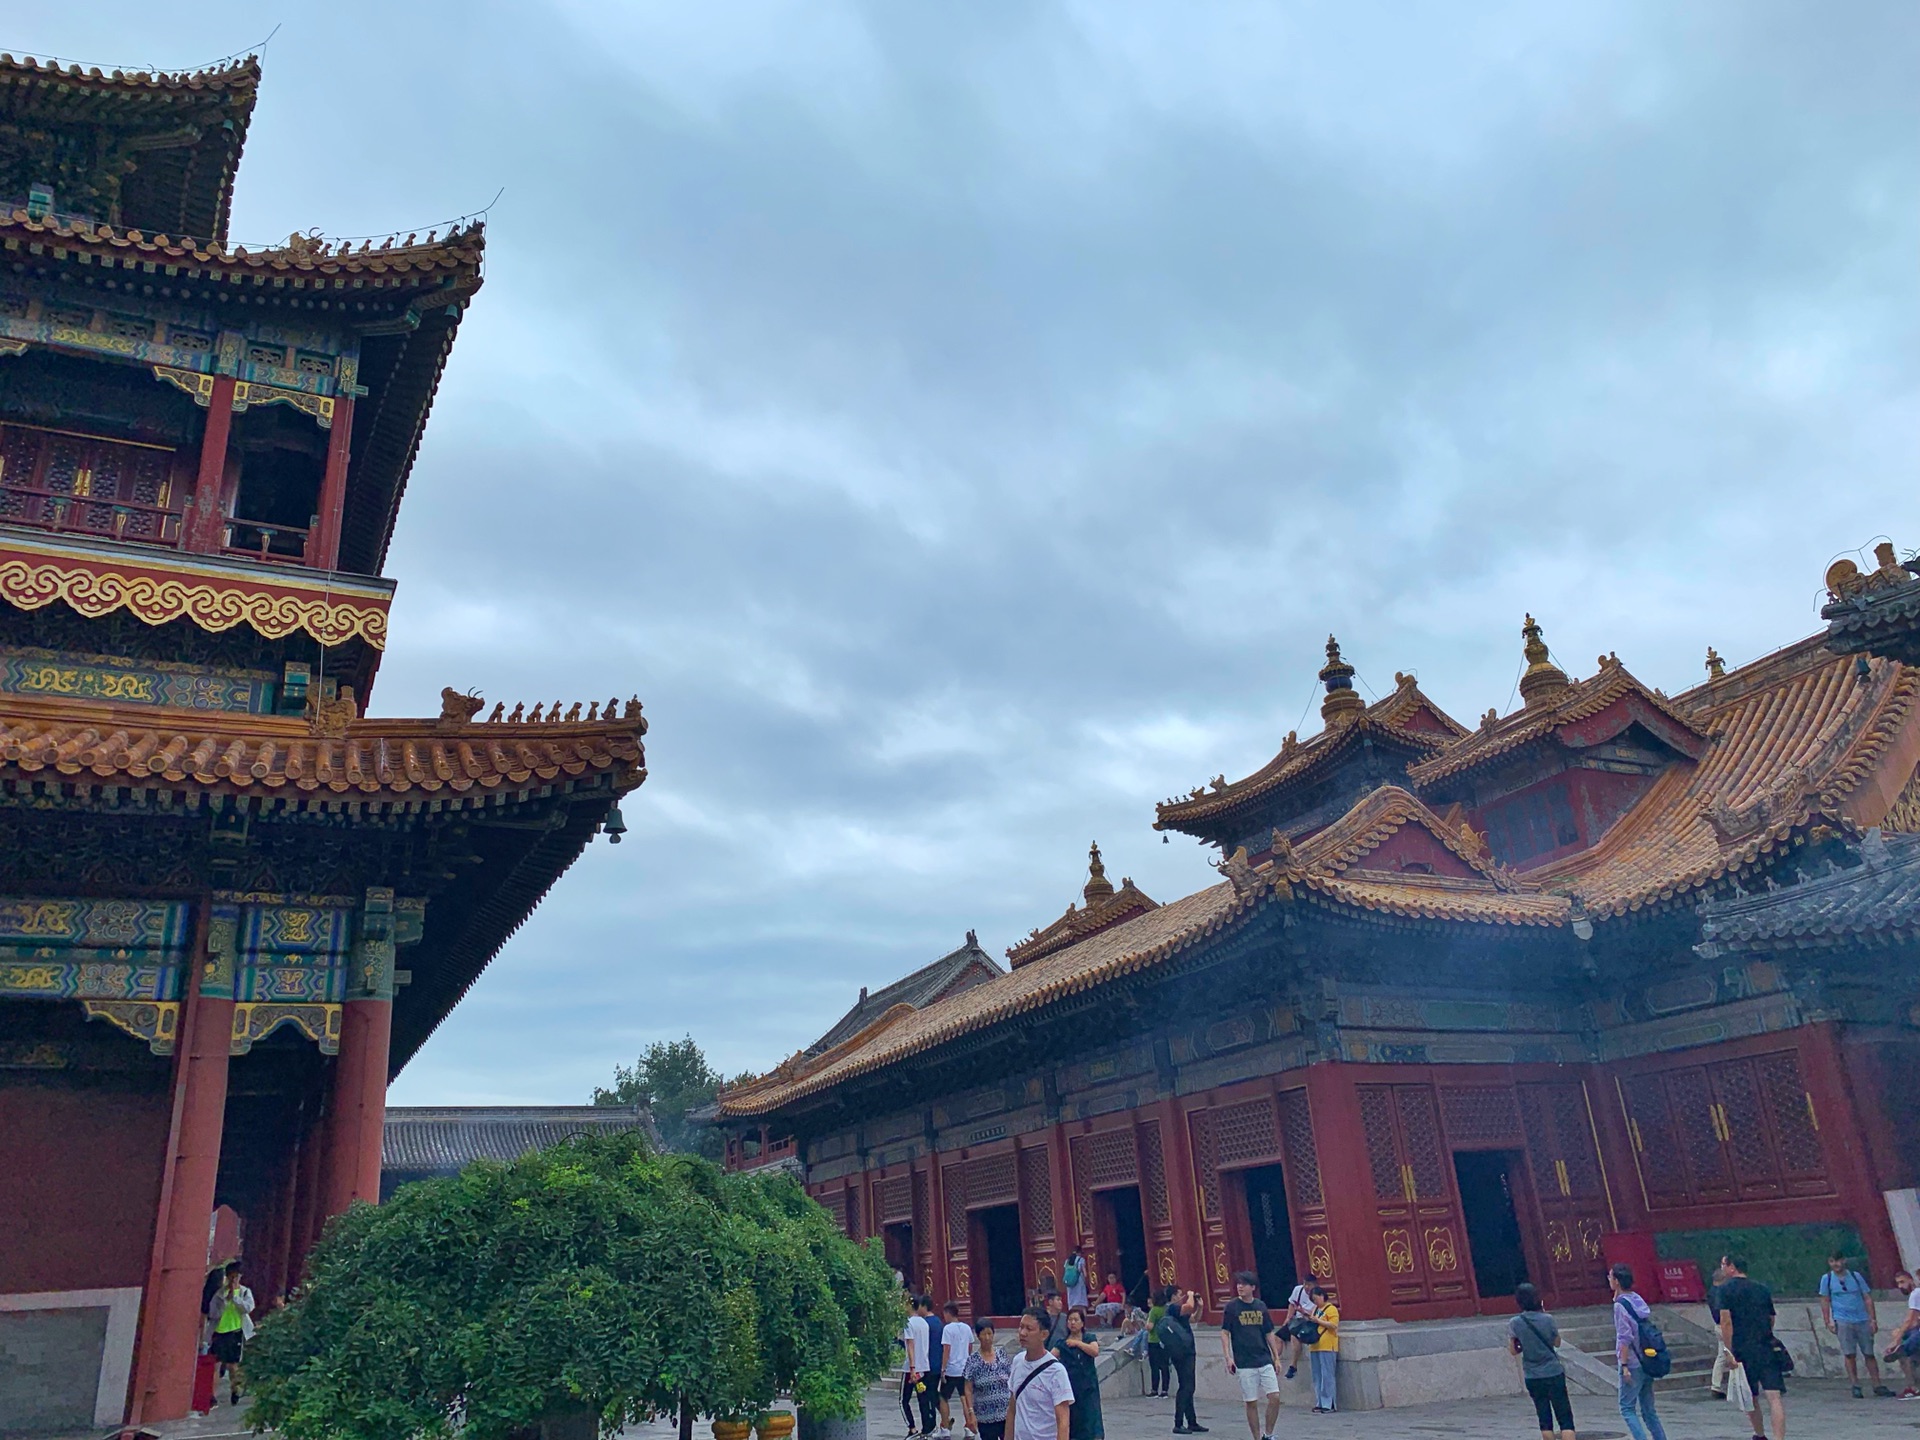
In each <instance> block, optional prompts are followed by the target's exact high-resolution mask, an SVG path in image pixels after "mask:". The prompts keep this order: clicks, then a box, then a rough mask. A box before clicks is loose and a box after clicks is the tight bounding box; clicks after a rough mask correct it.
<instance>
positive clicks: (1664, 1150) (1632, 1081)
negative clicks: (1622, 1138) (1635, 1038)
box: [1620, 1075, 1687, 1208]
mask: <svg viewBox="0 0 1920 1440" xmlns="http://www.w3.org/2000/svg"><path fill="white" fill-rule="evenodd" d="M1620 1093H1621V1096H1622V1097H1623V1098H1624V1099H1625V1101H1626V1108H1627V1134H1628V1138H1629V1139H1630V1140H1631V1141H1632V1142H1633V1150H1634V1155H1635V1157H1636V1158H1637V1160H1638V1161H1639V1166H1640V1179H1641V1183H1642V1184H1643V1185H1644V1186H1645V1187H1646V1192H1647V1201H1648V1203H1649V1204H1651V1205H1653V1206H1654V1207H1655V1208H1659V1207H1660V1206H1662V1205H1663V1204H1664V1205H1667V1206H1671V1205H1676V1204H1683V1203H1685V1200H1686V1196H1687V1175H1686V1171H1685V1169H1683V1168H1682V1165H1681V1155H1680V1138H1679V1135H1678V1133H1677V1132H1676V1131H1675V1129H1674V1125H1673V1116H1672V1113H1671V1111H1670V1110H1669V1109H1668V1106H1667V1091H1666V1086H1665V1085H1664V1084H1663V1083H1662V1082H1661V1079H1660V1077H1659V1076H1658V1075H1635V1076H1633V1077H1631V1078H1629V1079H1626V1080H1623V1081H1622V1082H1621V1084H1620Z"/></svg>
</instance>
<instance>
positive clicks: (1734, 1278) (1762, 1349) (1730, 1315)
mask: <svg viewBox="0 0 1920 1440" xmlns="http://www.w3.org/2000/svg"><path fill="white" fill-rule="evenodd" d="M1720 1265H1721V1269H1722V1271H1723V1272H1724V1273H1725V1275H1726V1276H1727V1278H1726V1279H1725V1280H1724V1281H1722V1282H1721V1285H1720V1341H1721V1343H1722V1344H1723V1345H1725V1346H1726V1347H1727V1349H1729V1350H1731V1351H1732V1352H1733V1358H1734V1359H1735V1360H1736V1361H1737V1362H1739V1364H1740V1365H1741V1366H1742V1368H1744V1369H1745V1370H1746V1372H1747V1384H1749V1385H1751V1386H1752V1387H1753V1409H1751V1410H1749V1411H1748V1412H1747V1419H1748V1421H1749V1422H1751V1424H1752V1425H1753V1433H1754V1434H1755V1435H1757V1436H1760V1437H1762V1440H1764V1437H1765V1436H1766V1433H1767V1430H1766V1426H1765V1425H1763V1424H1762V1423H1761V1420H1760V1410H1761V1396H1762V1395H1763V1394H1764V1395H1765V1397H1766V1406H1767V1408H1768V1409H1769V1410H1770V1411H1772V1413H1773V1428H1774V1433H1775V1434H1776V1435H1778V1436H1782V1437H1784V1436H1785V1435H1786V1433H1787V1398H1786V1391H1787V1381H1786V1377H1785V1376H1784V1375H1782V1374H1781V1372H1780V1360H1779V1357H1778V1356H1776V1355H1775V1354H1774V1350H1773V1343H1774V1342H1773V1292H1772V1291H1771V1290H1769V1289H1768V1288H1767V1287H1766V1286H1764V1285H1762V1284H1760V1283H1759V1282H1758V1281H1757V1280H1749V1279H1748V1278H1747V1262H1746V1260H1745V1259H1744V1258H1742V1257H1741V1256H1738V1255H1729V1256H1726V1257H1725V1258H1724V1259H1723V1260H1721V1262H1720Z"/></svg>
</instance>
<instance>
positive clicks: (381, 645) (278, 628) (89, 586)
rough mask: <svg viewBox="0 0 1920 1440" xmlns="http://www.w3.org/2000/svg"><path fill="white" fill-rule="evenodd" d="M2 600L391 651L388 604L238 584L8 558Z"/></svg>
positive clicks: (1, 567) (0, 577) (2, 568)
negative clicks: (299, 634) (300, 635)
mask: <svg viewBox="0 0 1920 1440" xmlns="http://www.w3.org/2000/svg"><path fill="white" fill-rule="evenodd" d="M0 599H5V600H7V601H9V602H10V603H12V604H14V605H18V606H19V607H20V608H21V609H23V610H38V609H40V608H41V607H42V606H45V605H51V604H52V603H53V602H54V601H55V600H64V601H66V603H67V604H68V605H70V606H72V607H73V608H74V609H75V610H77V611H79V612H80V613H81V614H82V615H84V616H86V617H87V618H88V619H89V620H97V619H99V618H100V617H101V616H103V615H108V614H111V613H112V612H113V611H115V610H119V609H123V608H124V609H125V610H127V611H129V612H130V613H131V614H132V615H134V617H135V618H137V619H139V620H141V621H144V622H145V623H146V624H148V625H165V624H167V623H168V622H169V621H173V620H178V619H180V618H181V617H183V616H184V617H186V618H187V619H189V620H191V621H193V623H194V624H196V625H198V626H199V627H200V628H201V629H202V630H212V631H215V632H218V631H222V630H231V629H232V628H233V627H234V626H236V625H241V624H246V625H251V626H252V627H253V628H254V629H255V630H258V631H259V632H260V633H261V634H262V635H264V636H265V637H266V638H267V639H269V640H282V639H285V638H286V637H287V636H289V635H291V634H293V633H294V632H295V631H297V630H304V631H305V632H306V633H307V634H309V635H311V636H312V637H313V638H314V639H315V640H317V641H319V642H320V643H321V644H322V645H343V644H345V643H346V642H347V641H349V640H364V641H365V642H366V643H367V644H369V645H371V646H372V647H373V648H374V649H376V650H384V649H386V647H387V612H386V610H385V608H384V607H380V606H373V605H354V604H349V603H347V602H345V601H339V600H307V599H302V598H300V597H299V596H297V595H288V594H284V593H282V594H275V593H273V592H271V591H266V590H248V589H243V588H240V587H239V586H237V585H232V584H229V585H215V584H205V583H195V582H190V581H185V580H176V579H172V578H165V579H162V578H160V577H157V576H154V575H142V574H137V573H135V574H128V573H124V572H121V571H118V570H89V569H83V568H79V567H76V566H68V565H61V564H57V563H56V564H38V565H37V564H33V563H31V562H29V561H26V560H21V559H8V560H0Z"/></svg>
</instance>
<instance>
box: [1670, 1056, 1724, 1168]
mask: <svg viewBox="0 0 1920 1440" xmlns="http://www.w3.org/2000/svg"><path fill="white" fill-rule="evenodd" d="M1666 1079H1667V1099H1668V1101H1669V1103H1670V1104H1671V1105H1672V1107H1673V1122H1674V1128H1675V1129H1676V1130H1677V1131H1678V1132H1679V1137H1680V1147H1681V1151H1682V1154H1683V1155H1684V1157H1685V1160H1686V1163H1687V1168H1688V1170H1690V1171H1691V1172H1692V1174H1693V1185H1694V1191H1695V1193H1696V1195H1701V1194H1708V1193H1711V1192H1713V1191H1725V1190H1727V1189H1729V1188H1730V1186H1731V1182H1732V1175H1731V1172H1730V1170H1729V1167H1728V1165H1727V1152H1726V1150H1725V1148H1724V1146H1723V1144H1722V1142H1721V1138H1720V1122H1719V1119H1718V1114H1717V1111H1716V1109H1715V1105H1716V1100H1715V1097H1714V1093H1713V1086H1712V1085H1711V1084H1710V1083H1709V1082H1708V1079H1707V1072H1706V1071H1705V1070H1703V1069H1700V1068H1698V1067H1694V1068H1689V1069H1686V1070H1674V1071H1670V1072H1669V1073H1668V1075H1667V1077H1666Z"/></svg>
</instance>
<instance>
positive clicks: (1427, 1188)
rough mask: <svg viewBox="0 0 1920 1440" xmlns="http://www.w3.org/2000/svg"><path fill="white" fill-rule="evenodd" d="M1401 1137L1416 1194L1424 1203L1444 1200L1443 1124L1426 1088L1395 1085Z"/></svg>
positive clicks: (1445, 1168) (1445, 1193) (1446, 1190)
mask: <svg viewBox="0 0 1920 1440" xmlns="http://www.w3.org/2000/svg"><path fill="white" fill-rule="evenodd" d="M1393 1093H1394V1098H1395V1100H1396V1101H1397V1102H1398V1103H1399V1108H1400V1134H1401V1137H1402V1138H1403V1139H1404V1140H1405V1141H1406V1145H1407V1173H1408V1174H1409V1175H1411V1176H1412V1177H1413V1193H1414V1194H1415V1195H1416V1196H1418V1197H1419V1198H1420V1199H1422V1200H1441V1199H1445V1198H1446V1197H1447V1195H1448V1194H1449V1193H1451V1192H1450V1191H1449V1189H1448V1186H1447V1160H1446V1155H1445V1153H1444V1152H1443V1151H1442V1150H1441V1148H1440V1123H1439V1117H1438V1116H1437V1115H1435V1113H1434V1108H1433V1092H1432V1091H1431V1090H1429V1089H1428V1088H1427V1087H1426V1086H1424V1085H1396V1086H1395V1087H1394V1091H1393Z"/></svg>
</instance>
